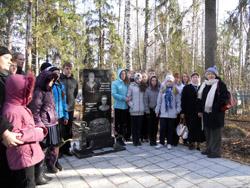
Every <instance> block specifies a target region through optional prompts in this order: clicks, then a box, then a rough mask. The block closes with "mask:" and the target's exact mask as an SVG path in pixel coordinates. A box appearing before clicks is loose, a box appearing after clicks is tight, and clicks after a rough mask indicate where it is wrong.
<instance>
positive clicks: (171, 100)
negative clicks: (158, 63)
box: [155, 75, 181, 149]
mask: <svg viewBox="0 0 250 188" xmlns="http://www.w3.org/2000/svg"><path fill="white" fill-rule="evenodd" d="M180 111H181V96H180V93H179V91H178V89H177V88H176V87H175V86H174V77H173V75H167V76H166V78H165V81H164V83H163V84H162V88H161V91H160V92H159V95H158V98H157V105H156V108H155V113H156V116H159V115H160V144H159V145H157V146H156V148H161V147H163V146H164V144H165V136H166V134H167V148H168V149H171V148H172V145H173V144H174V134H175V122H176V117H177V114H179V113H180Z"/></svg>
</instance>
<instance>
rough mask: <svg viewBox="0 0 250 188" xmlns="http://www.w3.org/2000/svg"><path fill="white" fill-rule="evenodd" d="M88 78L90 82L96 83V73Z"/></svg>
mask: <svg viewBox="0 0 250 188" xmlns="http://www.w3.org/2000/svg"><path fill="white" fill-rule="evenodd" d="M88 78H89V81H90V82H94V81H95V75H94V73H89V76H88Z"/></svg>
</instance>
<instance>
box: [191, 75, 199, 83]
mask: <svg viewBox="0 0 250 188" xmlns="http://www.w3.org/2000/svg"><path fill="white" fill-rule="evenodd" d="M191 80H192V82H193V83H194V84H199V82H200V77H199V76H197V75H194V76H192V77H191Z"/></svg>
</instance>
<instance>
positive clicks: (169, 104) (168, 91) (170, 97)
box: [165, 87, 173, 111]
mask: <svg viewBox="0 0 250 188" xmlns="http://www.w3.org/2000/svg"><path fill="white" fill-rule="evenodd" d="M172 89H173V87H167V88H166V91H165V110H166V111H167V110H168V109H169V108H170V109H172V108H173V106H172V100H173V92H172Z"/></svg>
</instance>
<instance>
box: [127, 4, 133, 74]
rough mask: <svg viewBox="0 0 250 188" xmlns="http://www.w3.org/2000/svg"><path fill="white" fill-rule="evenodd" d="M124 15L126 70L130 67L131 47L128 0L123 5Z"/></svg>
mask: <svg viewBox="0 0 250 188" xmlns="http://www.w3.org/2000/svg"><path fill="white" fill-rule="evenodd" d="M125 17H126V49H125V59H126V68H127V69H128V70H131V69H132V63H131V47H130V30H131V28H130V0H126V5H125Z"/></svg>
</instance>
